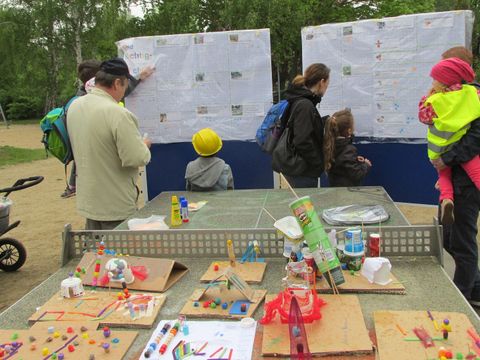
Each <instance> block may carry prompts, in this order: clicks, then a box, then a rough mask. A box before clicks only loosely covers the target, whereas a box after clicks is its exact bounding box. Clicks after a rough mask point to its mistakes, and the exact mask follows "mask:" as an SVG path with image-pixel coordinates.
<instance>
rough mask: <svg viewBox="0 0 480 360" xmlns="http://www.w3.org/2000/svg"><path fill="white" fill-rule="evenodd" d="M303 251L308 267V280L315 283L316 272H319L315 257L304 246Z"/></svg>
mask: <svg viewBox="0 0 480 360" xmlns="http://www.w3.org/2000/svg"><path fill="white" fill-rule="evenodd" d="M302 253H303V260H304V261H305V264H307V267H308V270H309V272H308V281H309V282H310V284H313V283H314V282H315V277H316V272H317V264H315V260H314V259H313V255H312V254H311V253H310V251H309V250H308V248H303V249H302Z"/></svg>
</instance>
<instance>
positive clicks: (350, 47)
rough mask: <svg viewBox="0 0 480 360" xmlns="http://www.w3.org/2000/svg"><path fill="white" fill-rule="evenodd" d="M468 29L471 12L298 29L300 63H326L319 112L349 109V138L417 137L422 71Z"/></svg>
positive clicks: (421, 128)
mask: <svg viewBox="0 0 480 360" xmlns="http://www.w3.org/2000/svg"><path fill="white" fill-rule="evenodd" d="M472 28H473V14H472V12H471V11H449V12H440V13H426V14H413V15H403V16H398V17H391V18H383V19H371V20H361V21H354V22H346V23H337V24H325V25H320V26H311V27H305V28H303V29H302V62H303V68H304V69H306V67H307V66H308V65H310V64H312V63H317V62H320V63H324V64H326V65H327V66H328V67H329V68H330V69H331V72H330V85H329V88H328V91H327V93H326V94H325V96H324V97H323V99H322V103H321V106H320V108H321V114H322V115H327V114H333V113H334V112H335V111H338V110H341V109H343V108H345V107H349V108H351V109H352V113H353V116H354V118H355V135H356V136H359V137H373V138H388V139H399V140H400V141H405V139H407V138H409V139H419V140H422V139H424V138H425V136H426V133H427V127H426V126H425V125H423V124H421V123H420V122H419V121H418V107H417V105H418V102H419V101H420V99H421V97H422V96H423V95H425V94H426V93H427V92H428V90H429V89H430V87H431V83H432V79H431V78H430V76H429V74H430V69H431V67H432V66H433V65H434V64H435V63H436V62H438V61H439V60H440V58H441V54H442V53H443V52H444V51H445V50H447V49H449V48H451V47H453V46H460V45H461V46H467V47H470V45H471V36H472ZM402 139H403V140H402Z"/></svg>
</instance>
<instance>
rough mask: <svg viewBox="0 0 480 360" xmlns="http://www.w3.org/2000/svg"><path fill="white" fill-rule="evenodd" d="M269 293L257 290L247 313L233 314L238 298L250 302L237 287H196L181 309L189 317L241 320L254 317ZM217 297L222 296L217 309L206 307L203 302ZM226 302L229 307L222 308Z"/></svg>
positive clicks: (181, 312)
mask: <svg viewBox="0 0 480 360" xmlns="http://www.w3.org/2000/svg"><path fill="white" fill-rule="evenodd" d="M266 294H267V291H266V290H255V291H254V295H253V302H251V303H250V306H249V307H248V310H247V312H246V314H245V315H240V314H239V315H232V314H230V308H231V306H232V304H233V302H235V301H237V300H245V302H248V300H247V299H246V297H245V296H244V295H242V293H241V292H240V291H238V290H237V289H234V288H232V289H231V290H227V289H226V288H220V287H214V288H210V289H208V290H207V291H205V289H196V290H195V291H194V292H193V294H192V296H191V297H190V299H189V300H187V302H186V303H185V306H184V307H183V309H182V310H181V311H180V314H181V315H185V316H187V319H188V318H208V319H237V320H240V319H241V318H244V317H252V316H253V313H254V312H255V310H257V308H258V306H259V305H260V303H261V302H262V300H263V299H264V298H265V295H266ZM216 298H220V300H221V303H220V305H217V307H216V308H215V309H212V308H211V307H208V308H204V307H203V303H204V302H205V301H209V300H212V301H214V300H215V299H216ZM194 301H198V303H199V306H198V307H195V306H194V305H193V304H194ZM224 302H226V303H227V304H228V307H227V308H226V309H222V304H223V303H224Z"/></svg>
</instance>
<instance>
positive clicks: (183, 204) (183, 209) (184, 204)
mask: <svg viewBox="0 0 480 360" xmlns="http://www.w3.org/2000/svg"><path fill="white" fill-rule="evenodd" d="M180 215H181V216H182V221H183V222H184V223H187V222H189V221H190V219H189V218H188V201H187V199H182V201H180Z"/></svg>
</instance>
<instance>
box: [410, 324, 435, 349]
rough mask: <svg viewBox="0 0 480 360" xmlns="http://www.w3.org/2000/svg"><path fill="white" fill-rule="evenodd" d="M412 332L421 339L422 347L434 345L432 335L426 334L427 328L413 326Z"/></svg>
mask: <svg viewBox="0 0 480 360" xmlns="http://www.w3.org/2000/svg"><path fill="white" fill-rule="evenodd" d="M413 332H414V333H415V335H417V337H418V338H419V339H420V340H421V341H422V344H423V347H425V348H429V347H433V346H435V344H434V343H433V340H432V337H431V336H430V335H429V334H428V332H427V330H425V329H424V328H423V327H422V328H414V329H413Z"/></svg>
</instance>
